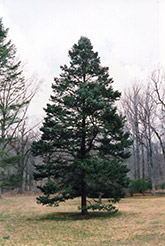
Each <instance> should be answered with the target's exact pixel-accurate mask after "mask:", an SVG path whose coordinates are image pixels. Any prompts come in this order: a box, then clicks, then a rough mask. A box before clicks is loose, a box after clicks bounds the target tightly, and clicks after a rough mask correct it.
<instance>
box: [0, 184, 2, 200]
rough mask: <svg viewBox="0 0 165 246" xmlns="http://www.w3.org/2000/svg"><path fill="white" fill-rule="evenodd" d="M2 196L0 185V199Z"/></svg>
mask: <svg viewBox="0 0 165 246" xmlns="http://www.w3.org/2000/svg"><path fill="white" fill-rule="evenodd" d="M1 198H2V188H1V186H0V199H1Z"/></svg>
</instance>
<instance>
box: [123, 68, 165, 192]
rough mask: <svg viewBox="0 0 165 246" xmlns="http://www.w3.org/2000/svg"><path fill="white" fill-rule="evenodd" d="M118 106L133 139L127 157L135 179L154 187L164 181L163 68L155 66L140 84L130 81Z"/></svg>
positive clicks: (164, 74) (164, 97)
mask: <svg viewBox="0 0 165 246" xmlns="http://www.w3.org/2000/svg"><path fill="white" fill-rule="evenodd" d="M121 109H122V111H123V112H124V114H125V116H126V128H127V130H129V131H130V133H131V136H132V139H133V140H134V142H133V146H132V156H131V158H130V159H129V161H128V166H129V168H130V169H131V171H130V175H131V177H132V178H134V179H138V178H146V179H149V180H150V181H151V183H152V192H153V193H155V187H156V186H158V185H160V183H163V182H164V181H165V71H164V70H163V68H160V67H159V68H157V69H155V70H153V71H152V72H151V74H150V75H149V77H148V80H147V81H144V82H143V84H141V83H140V82H137V81H136V82H133V84H132V86H130V88H129V89H128V90H127V91H125V92H124V93H123V96H122V100H121Z"/></svg>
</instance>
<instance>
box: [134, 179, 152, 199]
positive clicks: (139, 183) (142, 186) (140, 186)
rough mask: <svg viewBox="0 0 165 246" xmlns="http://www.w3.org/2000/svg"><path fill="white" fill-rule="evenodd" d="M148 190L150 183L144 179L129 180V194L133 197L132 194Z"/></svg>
mask: <svg viewBox="0 0 165 246" xmlns="http://www.w3.org/2000/svg"><path fill="white" fill-rule="evenodd" d="M148 189H150V183H149V181H148V180H146V179H135V180H131V183H130V193H131V195H133V194H134V193H142V194H143V195H144V193H145V192H146V191H147V190H148Z"/></svg>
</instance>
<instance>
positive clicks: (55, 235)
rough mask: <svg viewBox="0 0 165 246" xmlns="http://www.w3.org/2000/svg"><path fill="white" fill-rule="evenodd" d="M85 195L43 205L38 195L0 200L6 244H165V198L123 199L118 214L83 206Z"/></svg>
mask: <svg viewBox="0 0 165 246" xmlns="http://www.w3.org/2000/svg"><path fill="white" fill-rule="evenodd" d="M78 205H79V199H74V200H70V201H67V202H66V203H63V204H61V205H60V207H58V208H52V207H51V208H50V207H43V206H41V205H38V204H37V203H36V199H35V196H15V197H4V198H3V199H1V200H0V245H5V246H9V245H10V246H15V245H18V246H22V245H28V246H29V245H31V246H33V245H38V246H40V245H46V246H47V245H57V246H59V245H73V246H74V245H77V246H78V245H80V246H88V245H93V246H94V245H96V246H108V245H109V246H111V245H119V246H122V245H128V246H129V245H137V246H144V245H149V246H155V245H156V246H164V245H165V197H139V198H125V199H122V201H121V202H120V204H119V205H117V206H118V207H119V212H118V213H117V214H115V215H113V216H109V215H107V214H105V213H90V214H89V215H88V216H86V217H84V216H81V215H80V213H79V212H78V211H77V207H78Z"/></svg>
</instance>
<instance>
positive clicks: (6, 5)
mask: <svg viewBox="0 0 165 246" xmlns="http://www.w3.org/2000/svg"><path fill="white" fill-rule="evenodd" d="M0 17H1V18H3V23H4V25H5V27H9V37H10V38H11V39H12V43H14V44H15V45H16V47H17V54H18V56H19V57H20V59H21V60H22V61H23V62H25V63H26V64H27V65H26V70H27V71H29V73H31V74H32V73H37V76H38V79H41V80H44V83H43V84H42V87H41V89H42V91H43V92H42V93H41V94H40V97H42V100H40V101H39V103H38V105H37V103H36V106H35V107H36V109H37V113H40V112H42V108H43V107H44V106H45V104H46V103H47V102H48V99H49V96H50V93H51V89H50V87H51V83H52V82H53V78H54V77H55V76H58V75H59V73H60V68H59V67H60V65H64V64H66V63H68V50H70V49H71V47H72V46H73V44H74V43H77V41H78V39H79V38H80V36H87V37H88V38H89V39H90V40H91V42H92V44H93V46H94V50H95V51H98V53H99V56H100V57H101V63H102V65H103V66H108V67H109V69H110V76H111V77H113V78H114V87H115V88H117V89H119V90H120V91H123V90H124V88H126V87H127V86H128V85H130V83H131V82H132V81H133V80H134V79H135V78H137V79H139V80H143V79H145V77H146V76H147V75H148V73H149V72H150V71H151V70H152V69H153V68H154V66H156V65H157V64H158V63H160V64H161V65H163V66H165V0H0ZM37 100H38V99H37Z"/></svg>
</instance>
